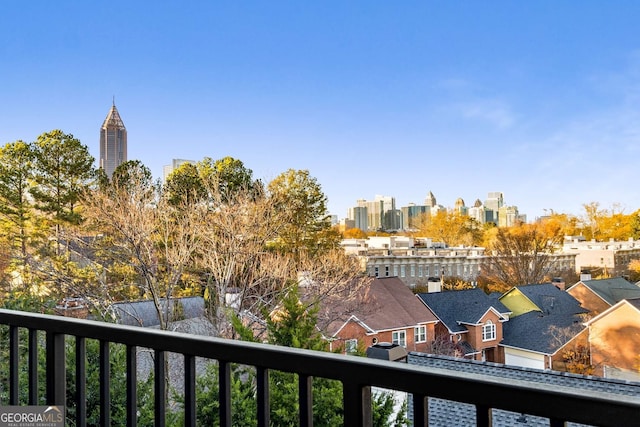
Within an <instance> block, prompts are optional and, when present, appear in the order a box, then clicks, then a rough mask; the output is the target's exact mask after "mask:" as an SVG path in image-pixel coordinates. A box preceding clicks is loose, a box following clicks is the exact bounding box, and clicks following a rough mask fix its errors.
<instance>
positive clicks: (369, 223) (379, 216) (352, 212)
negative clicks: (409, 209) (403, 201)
mask: <svg viewBox="0 0 640 427" xmlns="http://www.w3.org/2000/svg"><path fill="white" fill-rule="evenodd" d="M357 203H358V205H357V207H358V208H366V209H365V210H359V209H358V210H356V208H355V207H354V208H350V209H349V213H348V215H349V219H353V220H355V221H356V227H358V228H360V229H361V230H364V229H363V228H361V226H364V225H366V227H367V230H369V231H372V230H399V229H400V223H401V217H402V214H401V212H400V211H399V210H397V209H396V199H395V197H391V196H379V195H377V196H376V197H375V200H374V201H367V200H365V199H358V201H357ZM360 215H366V222H365V221H363V220H359V219H358V217H359V216H360ZM367 230H364V231H367Z"/></svg>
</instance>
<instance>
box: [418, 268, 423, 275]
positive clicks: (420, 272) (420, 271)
mask: <svg viewBox="0 0 640 427" xmlns="http://www.w3.org/2000/svg"><path fill="white" fill-rule="evenodd" d="M418 277H422V266H421V265H419V266H418Z"/></svg>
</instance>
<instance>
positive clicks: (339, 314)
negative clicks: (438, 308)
mask: <svg viewBox="0 0 640 427" xmlns="http://www.w3.org/2000/svg"><path fill="white" fill-rule="evenodd" d="M359 299H360V301H358V303H356V304H353V302H352V303H351V309H350V310H343V309H345V308H348V307H346V306H347V305H348V304H346V302H344V301H328V302H327V303H325V312H326V311H330V312H334V313H336V315H335V317H334V320H333V321H332V322H331V323H330V324H329V326H328V327H327V328H326V329H327V333H328V334H329V335H330V336H335V334H336V333H337V332H338V331H339V330H340V329H341V328H342V327H343V326H344V324H345V323H346V322H348V321H349V320H350V319H352V318H355V319H357V321H359V322H360V323H362V324H364V325H365V326H366V327H367V328H368V329H369V330H370V331H372V332H375V331H383V330H390V329H400V328H406V327H409V326H414V325H418V324H424V323H432V322H437V321H438V319H437V318H436V317H435V316H434V315H433V313H431V312H430V311H429V310H428V309H427V308H426V307H425V306H424V304H422V303H421V302H420V301H419V300H418V298H417V297H416V296H415V294H414V293H413V292H412V291H411V289H409V287H408V286H407V285H406V284H404V282H402V280H400V279H399V278H397V277H384V278H375V279H374V280H372V281H371V283H370V284H369V285H367V287H366V289H365V291H364V292H363V293H362V294H361V295H360V298H359Z"/></svg>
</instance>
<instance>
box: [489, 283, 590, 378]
mask: <svg viewBox="0 0 640 427" xmlns="http://www.w3.org/2000/svg"><path fill="white" fill-rule="evenodd" d="M499 300H500V302H502V304H504V305H505V306H506V307H507V308H508V309H509V310H510V311H511V317H510V319H509V322H507V323H506V324H505V325H504V326H503V332H504V335H503V340H502V342H501V343H500V345H501V347H502V349H503V352H504V360H503V363H505V364H507V365H515V366H524V367H530V368H539V369H558V370H564V369H565V365H564V357H563V356H564V351H565V350H566V349H568V348H572V349H573V348H574V346H579V345H581V344H585V343H586V338H585V337H586V334H585V333H584V332H585V330H586V329H585V326H584V325H583V322H584V320H585V315H586V313H587V310H585V309H584V308H582V307H581V306H580V303H579V302H578V301H577V300H576V299H575V298H573V297H572V296H571V295H569V294H568V293H566V292H564V291H562V290H560V289H558V288H557V287H556V286H554V285H553V284H551V283H544V284H536V285H526V286H517V287H514V288H513V289H511V290H509V291H507V292H505V293H504V294H503V295H502V296H501V297H500V298H499Z"/></svg>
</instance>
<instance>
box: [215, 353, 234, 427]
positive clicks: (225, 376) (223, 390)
mask: <svg viewBox="0 0 640 427" xmlns="http://www.w3.org/2000/svg"><path fill="white" fill-rule="evenodd" d="M218 404H219V406H218V408H219V411H220V427H231V364H230V363H229V362H226V361H224V360H218Z"/></svg>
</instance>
